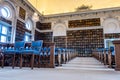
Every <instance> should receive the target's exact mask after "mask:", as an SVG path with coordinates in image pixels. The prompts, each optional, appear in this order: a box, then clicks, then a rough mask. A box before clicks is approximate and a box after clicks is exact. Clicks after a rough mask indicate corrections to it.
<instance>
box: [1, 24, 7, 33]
mask: <svg viewBox="0 0 120 80" xmlns="http://www.w3.org/2000/svg"><path fill="white" fill-rule="evenodd" d="M2 34H6V35H7V28H6V27H5V26H2Z"/></svg>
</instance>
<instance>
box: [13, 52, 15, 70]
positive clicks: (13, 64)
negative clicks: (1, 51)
mask: <svg viewBox="0 0 120 80" xmlns="http://www.w3.org/2000/svg"><path fill="white" fill-rule="evenodd" d="M14 66H15V54H13V61H12V68H13V69H14Z"/></svg>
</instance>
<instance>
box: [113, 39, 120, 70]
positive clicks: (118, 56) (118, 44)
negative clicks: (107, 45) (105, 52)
mask: <svg viewBox="0 0 120 80" xmlns="http://www.w3.org/2000/svg"><path fill="white" fill-rule="evenodd" d="M113 44H114V45H115V64H116V67H115V70H118V71H120V40H116V41H113Z"/></svg>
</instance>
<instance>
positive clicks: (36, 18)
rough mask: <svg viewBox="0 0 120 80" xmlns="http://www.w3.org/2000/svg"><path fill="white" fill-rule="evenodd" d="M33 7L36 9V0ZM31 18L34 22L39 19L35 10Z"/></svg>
mask: <svg viewBox="0 0 120 80" xmlns="http://www.w3.org/2000/svg"><path fill="white" fill-rule="evenodd" d="M35 8H36V9H37V0H36V7H35ZM32 20H33V21H35V22H37V21H39V15H38V14H37V13H36V12H34V14H33V16H32Z"/></svg>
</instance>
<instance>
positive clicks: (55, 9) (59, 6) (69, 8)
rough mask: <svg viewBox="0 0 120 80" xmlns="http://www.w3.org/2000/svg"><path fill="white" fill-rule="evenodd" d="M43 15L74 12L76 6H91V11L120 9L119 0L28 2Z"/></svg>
mask: <svg viewBox="0 0 120 80" xmlns="http://www.w3.org/2000/svg"><path fill="white" fill-rule="evenodd" d="M28 1H29V2H30V3H31V4H32V5H33V6H34V7H35V8H37V10H38V11H39V12H40V13H42V14H44V15H49V14H59V13H67V12H73V11H75V8H77V7H78V6H81V5H82V4H84V5H89V6H90V5H92V9H101V8H111V7H120V0H28Z"/></svg>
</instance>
